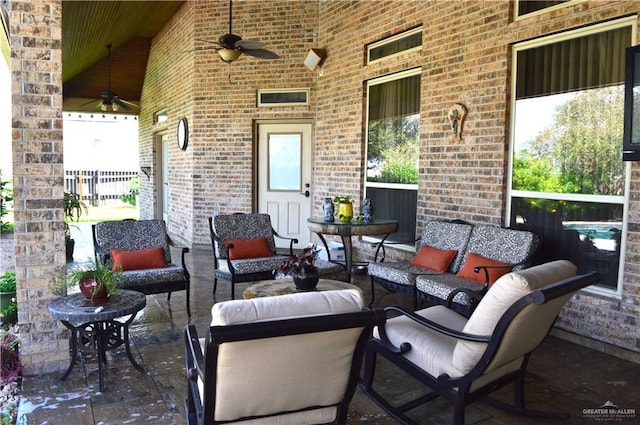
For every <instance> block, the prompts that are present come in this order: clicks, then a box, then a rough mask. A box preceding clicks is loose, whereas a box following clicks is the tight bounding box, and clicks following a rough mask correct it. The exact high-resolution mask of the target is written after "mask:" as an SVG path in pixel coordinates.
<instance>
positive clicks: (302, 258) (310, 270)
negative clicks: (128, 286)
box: [276, 245, 320, 291]
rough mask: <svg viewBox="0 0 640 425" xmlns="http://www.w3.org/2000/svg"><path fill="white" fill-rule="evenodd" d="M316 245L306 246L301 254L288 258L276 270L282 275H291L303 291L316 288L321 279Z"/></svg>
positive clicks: (297, 286)
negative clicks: (316, 263) (316, 262)
mask: <svg viewBox="0 0 640 425" xmlns="http://www.w3.org/2000/svg"><path fill="white" fill-rule="evenodd" d="M318 252H319V250H318V249H317V247H316V245H309V246H308V247H306V248H304V249H303V250H302V252H301V253H300V255H297V256H293V257H291V258H288V259H286V260H285V261H283V262H282V263H280V266H279V267H278V269H277V270H276V272H277V273H278V274H280V275H284V276H291V277H292V278H293V282H294V283H295V285H296V288H298V289H299V290H301V291H311V290H313V289H315V287H316V285H317V284H318V280H319V279H320V277H319V275H318V268H317V267H316V266H315V261H316V259H317V258H318Z"/></svg>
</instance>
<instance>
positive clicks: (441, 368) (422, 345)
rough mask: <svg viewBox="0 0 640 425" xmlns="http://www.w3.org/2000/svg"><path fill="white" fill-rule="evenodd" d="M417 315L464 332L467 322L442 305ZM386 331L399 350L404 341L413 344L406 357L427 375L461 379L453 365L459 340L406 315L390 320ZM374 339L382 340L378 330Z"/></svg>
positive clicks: (419, 312) (375, 330) (418, 312)
mask: <svg viewBox="0 0 640 425" xmlns="http://www.w3.org/2000/svg"><path fill="white" fill-rule="evenodd" d="M415 313H416V314H417V315H419V316H422V317H424V318H425V319H428V320H431V321H433V322H436V323H440V324H442V325H443V326H446V327H448V328H450V329H454V330H457V331H461V330H462V328H464V325H465V324H466V323H467V319H466V318H465V317H464V316H462V315H460V314H458V313H456V312H455V311H453V310H450V309H448V308H447V307H445V306H442V305H438V306H434V307H429V308H425V309H423V310H418V311H416V312H415ZM385 329H386V332H387V337H388V338H389V340H390V341H391V343H392V344H393V345H395V346H396V347H399V346H400V344H402V343H404V342H408V343H410V344H411V350H410V351H409V352H408V353H406V354H405V355H404V356H405V358H406V359H407V360H409V361H410V362H412V363H413V364H415V365H416V366H418V367H419V368H421V369H422V370H424V371H425V372H427V373H429V374H430V375H433V376H440V375H442V374H443V373H447V374H449V375H450V376H451V377H454V378H457V377H459V376H461V373H460V372H459V371H458V370H457V369H456V368H454V367H453V364H452V362H451V360H452V358H453V350H454V348H455V346H456V341H457V340H456V339H455V338H452V337H449V336H446V335H443V334H441V333H439V332H436V331H433V330H431V329H429V328H427V327H425V326H422V325H420V324H418V323H416V322H415V321H413V320H411V319H409V318H408V317H406V316H398V317H394V318H392V319H388V320H387V323H386V325H385ZM374 337H375V338H379V332H378V328H377V327H376V328H375V329H374Z"/></svg>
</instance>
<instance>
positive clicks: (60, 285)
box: [49, 261, 125, 305]
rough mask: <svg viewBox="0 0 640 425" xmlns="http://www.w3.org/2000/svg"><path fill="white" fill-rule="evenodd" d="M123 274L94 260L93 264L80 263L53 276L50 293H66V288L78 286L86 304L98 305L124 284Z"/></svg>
mask: <svg viewBox="0 0 640 425" xmlns="http://www.w3.org/2000/svg"><path fill="white" fill-rule="evenodd" d="M124 281H125V276H124V273H122V271H120V270H112V268H111V266H110V265H108V264H102V263H100V262H99V261H95V262H94V263H93V264H81V265H79V266H76V267H73V268H71V269H69V270H67V272H66V273H62V274H58V275H56V276H55V278H54V281H53V283H52V284H51V285H50V286H49V289H50V290H51V292H52V293H54V294H55V295H59V296H65V295H67V292H66V290H67V288H73V287H78V288H80V291H81V292H82V294H83V295H84V297H85V299H86V301H87V304H90V305H100V304H104V303H106V302H107V301H109V294H114V293H116V292H117V291H118V289H119V288H120V287H121V286H122V285H123V284H124Z"/></svg>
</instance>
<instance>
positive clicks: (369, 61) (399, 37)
mask: <svg viewBox="0 0 640 425" xmlns="http://www.w3.org/2000/svg"><path fill="white" fill-rule="evenodd" d="M422 31H423V28H422V25H420V26H418V27H415V28H411V29H409V30H406V31H403V32H401V33H399V34H394V35H392V36H390V37H387V38H384V39H382V40H380V41H375V42H373V43H371V44H368V45H367V58H366V64H367V65H371V64H375V63H378V62H381V61H385V60H389V59H392V58H394V57H396V56H398V55H404V54H406V53H411V52H417V51H420V50H422V44H423V43H424V40H422V37H421V43H420V44H419V45H418V46H415V47H411V48H409V49H405V50H401V51H399V52H397V53H393V54H390V55H387V56H383V57H381V58H378V59H373V60H372V59H371V51H372V50H373V49H376V48H378V47H382V46H386V45H387V44H392V43H395V42H396V41H398V40H402V39H403V38H408V37H411V36H412V35H414V34H418V33H422Z"/></svg>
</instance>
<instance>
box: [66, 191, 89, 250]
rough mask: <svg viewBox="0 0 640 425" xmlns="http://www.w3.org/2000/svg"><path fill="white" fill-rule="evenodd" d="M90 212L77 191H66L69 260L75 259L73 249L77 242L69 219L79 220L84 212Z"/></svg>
mask: <svg viewBox="0 0 640 425" xmlns="http://www.w3.org/2000/svg"><path fill="white" fill-rule="evenodd" d="M83 212H84V213H85V214H88V213H89V211H88V210H87V206H86V205H85V203H84V202H82V201H81V200H80V196H79V195H78V194H77V193H71V192H65V193H64V239H65V242H66V254H67V262H69V261H73V250H74V247H75V244H76V242H75V241H74V240H73V239H71V229H70V225H69V221H76V222H77V221H78V220H80V216H81V215H82V213H83Z"/></svg>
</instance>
